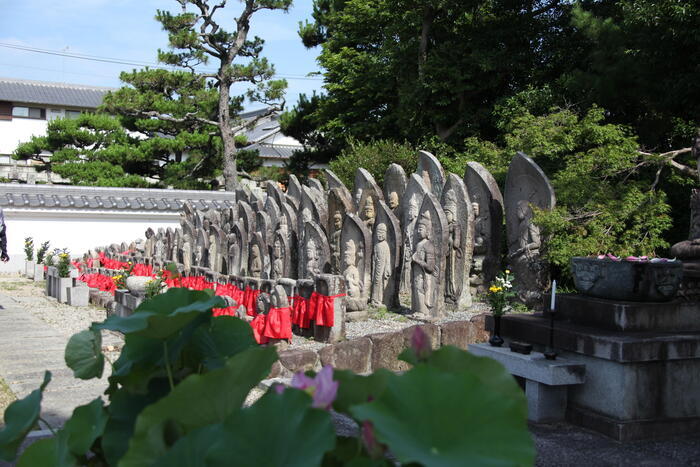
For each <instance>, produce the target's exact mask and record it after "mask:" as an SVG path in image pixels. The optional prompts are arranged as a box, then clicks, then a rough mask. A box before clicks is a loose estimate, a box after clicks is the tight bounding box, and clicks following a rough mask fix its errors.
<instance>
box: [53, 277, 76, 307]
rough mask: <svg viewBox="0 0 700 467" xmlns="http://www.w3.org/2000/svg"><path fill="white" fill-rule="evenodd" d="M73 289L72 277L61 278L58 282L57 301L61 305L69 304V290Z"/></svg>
mask: <svg viewBox="0 0 700 467" xmlns="http://www.w3.org/2000/svg"><path fill="white" fill-rule="evenodd" d="M71 287H73V278H72V277H59V278H58V279H57V280H56V299H57V300H58V301H59V302H61V303H68V289H69V288H71Z"/></svg>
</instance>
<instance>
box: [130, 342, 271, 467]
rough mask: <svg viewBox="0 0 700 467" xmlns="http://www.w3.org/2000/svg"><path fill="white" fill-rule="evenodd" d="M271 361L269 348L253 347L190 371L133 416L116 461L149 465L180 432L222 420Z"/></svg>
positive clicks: (175, 439) (256, 381) (184, 433)
mask: <svg viewBox="0 0 700 467" xmlns="http://www.w3.org/2000/svg"><path fill="white" fill-rule="evenodd" d="M275 360H277V352H276V350H275V349H274V348H272V347H254V348H250V349H248V350H245V351H243V352H241V353H238V354H236V355H234V356H233V357H231V358H229V359H228V360H227V361H226V364H225V365H224V366H223V367H222V368H219V369H217V370H213V371H211V372H209V373H205V374H203V375H199V374H193V375H190V376H189V377H187V378H186V379H184V380H183V381H182V382H181V383H180V384H178V385H177V386H175V388H174V389H173V390H172V391H171V392H170V393H169V394H168V395H167V396H166V397H163V398H162V399H160V400H159V401H158V402H156V403H155V404H152V405H150V406H148V407H146V408H145V409H144V410H143V412H141V414H140V415H139V416H138V418H137V420H136V425H135V427H134V435H133V437H132V439H131V442H130V444H129V450H128V451H127V453H126V455H125V456H124V457H123V458H122V460H121V462H120V464H119V465H120V466H150V465H151V464H152V463H153V462H155V461H156V460H157V459H158V458H160V457H161V456H163V455H164V454H165V453H166V452H167V450H168V448H169V447H170V446H171V445H172V444H174V443H175V441H177V440H178V439H179V438H180V437H182V436H185V435H186V434H188V433H189V432H191V431H194V430H195V429H197V428H200V427H203V426H206V425H210V424H213V423H217V422H222V421H223V420H224V419H225V418H226V417H227V416H228V415H229V414H230V413H232V412H233V411H234V410H236V409H238V408H239V407H240V406H241V405H242V404H243V401H244V400H245V398H246V396H247V395H248V393H249V392H250V390H251V389H252V388H253V387H255V385H257V384H258V382H259V381H260V380H261V379H263V378H264V377H265V376H266V375H267V374H269V372H270V368H271V366H272V364H273V363H274V362H275Z"/></svg>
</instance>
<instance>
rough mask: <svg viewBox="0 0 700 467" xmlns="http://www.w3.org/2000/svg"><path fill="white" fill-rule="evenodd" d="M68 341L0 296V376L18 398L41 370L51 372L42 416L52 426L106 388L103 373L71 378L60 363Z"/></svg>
mask: <svg viewBox="0 0 700 467" xmlns="http://www.w3.org/2000/svg"><path fill="white" fill-rule="evenodd" d="M69 338H70V335H68V334H61V333H60V332H58V330H57V329H56V328H54V327H51V326H49V325H48V324H46V323H45V322H43V321H41V320H40V319H39V318H37V317H35V316H32V315H31V314H30V313H28V312H27V311H26V310H24V309H22V308H21V307H20V306H18V303H17V302H16V301H15V300H14V299H13V298H12V297H9V296H7V295H4V294H0V375H1V376H2V377H3V378H4V379H5V382H6V383H7V385H8V386H9V387H10V389H11V390H12V392H14V393H15V395H16V396H17V398H18V399H21V398H23V397H25V396H27V395H28V394H29V393H30V392H32V391H33V390H34V389H36V388H38V387H39V385H40V384H41V382H42V381H43V377H44V370H50V371H51V373H52V379H51V383H49V385H48V387H47V388H46V390H45V391H44V399H43V401H42V404H41V413H42V418H43V419H44V420H46V421H47V422H48V423H50V424H51V425H52V426H54V427H55V426H60V425H62V424H63V423H64V422H65V421H66V420H67V419H68V418H70V416H71V414H72V413H73V409H74V408H75V407H77V406H79V405H83V404H86V403H88V402H90V401H91V400H93V399H95V398H96V397H99V396H100V395H101V394H102V393H103V392H104V390H105V389H106V388H107V375H106V374H105V375H103V377H102V379H100V380H96V379H93V380H89V381H83V380H79V379H76V378H74V377H73V372H72V371H71V370H70V369H69V368H68V367H67V366H66V363H65V361H64V360H63V353H64V350H65V347H66V343H67V342H68V339H69ZM103 344H104V343H103ZM105 369H107V368H105ZM105 373H107V372H105Z"/></svg>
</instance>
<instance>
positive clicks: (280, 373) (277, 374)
mask: <svg viewBox="0 0 700 467" xmlns="http://www.w3.org/2000/svg"><path fill="white" fill-rule="evenodd" d="M291 375H292V374H291V372H290V371H289V370H287V369H286V368H285V367H284V366H282V364H281V363H280V362H279V360H278V361H276V362H275V363H273V364H272V368H270V373H269V374H268V375H267V378H265V379H270V378H289V377H290V376H291Z"/></svg>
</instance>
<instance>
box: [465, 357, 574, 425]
mask: <svg viewBox="0 0 700 467" xmlns="http://www.w3.org/2000/svg"><path fill="white" fill-rule="evenodd" d="M469 352H470V353H472V354H474V355H478V356H480V357H489V358H492V359H494V360H497V361H498V362H499V363H501V364H502V365H503V366H504V367H506V370H508V372H509V373H510V374H512V375H513V376H517V377H520V378H523V379H525V395H526V396H527V418H528V420H530V421H532V422H553V421H560V420H563V419H564V416H565V413H566V402H567V401H566V398H567V388H568V387H569V386H570V385H576V384H581V383H583V382H584V380H585V374H586V366H585V365H582V364H580V363H578V362H572V361H569V360H565V359H563V358H558V359H556V360H547V359H546V358H545V357H544V355H543V354H542V353H540V352H531V353H530V354H527V355H524V354H521V353H517V352H512V351H511V350H510V349H509V348H507V347H493V346H491V345H489V344H470V345H469Z"/></svg>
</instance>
